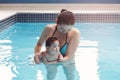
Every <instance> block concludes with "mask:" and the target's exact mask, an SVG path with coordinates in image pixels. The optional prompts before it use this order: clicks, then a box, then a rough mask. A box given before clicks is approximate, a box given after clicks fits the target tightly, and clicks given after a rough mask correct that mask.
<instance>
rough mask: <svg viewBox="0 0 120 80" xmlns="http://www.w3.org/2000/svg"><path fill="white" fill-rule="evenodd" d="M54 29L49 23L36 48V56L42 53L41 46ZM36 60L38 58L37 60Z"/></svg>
mask: <svg viewBox="0 0 120 80" xmlns="http://www.w3.org/2000/svg"><path fill="white" fill-rule="evenodd" d="M51 31H52V28H51V26H49V25H47V26H46V28H45V29H44V30H43V32H42V34H41V37H40V38H39V40H38V42H37V44H36V46H35V49H34V56H37V55H40V54H41V53H40V52H41V47H42V45H43V43H44V42H45V41H46V39H47V38H48V37H49V36H50V34H51ZM35 61H36V60H35Z"/></svg>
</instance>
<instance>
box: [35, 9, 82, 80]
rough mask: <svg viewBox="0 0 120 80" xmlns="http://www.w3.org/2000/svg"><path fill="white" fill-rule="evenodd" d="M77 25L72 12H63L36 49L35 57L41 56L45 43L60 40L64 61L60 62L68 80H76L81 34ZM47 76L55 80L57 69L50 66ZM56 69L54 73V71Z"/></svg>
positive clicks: (48, 26) (47, 27)
mask: <svg viewBox="0 0 120 80" xmlns="http://www.w3.org/2000/svg"><path fill="white" fill-rule="evenodd" d="M74 23H75V17H74V14H73V13H72V12H71V11H67V10H65V9H64V10H61V13H60V14H59V15H58V17H57V20H56V24H51V25H47V26H46V28H45V29H44V31H43V32H42V35H41V37H40V39H39V40H38V43H37V44H36V47H35V52H34V53H35V55H39V54H40V51H41V47H42V45H43V43H44V42H45V41H46V40H47V39H48V38H49V37H51V36H54V37H56V38H58V40H59V42H60V52H61V54H62V55H63V60H62V61H61V62H59V64H60V65H62V66H63V69H64V72H65V74H66V78H67V80H74V68H75V64H74V63H75V59H74V58H75V51H76V49H77V47H78V45H79V41H80V32H79V30H77V29H76V28H74V27H73V25H74ZM46 68H47V69H48V73H50V75H47V78H48V80H53V79H54V77H55V74H56V71H57V67H56V66H54V65H49V66H47V67H46ZM52 69H54V71H53V70H52Z"/></svg>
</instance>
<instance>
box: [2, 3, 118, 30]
mask: <svg viewBox="0 0 120 80" xmlns="http://www.w3.org/2000/svg"><path fill="white" fill-rule="evenodd" d="M63 8H66V9H68V10H70V11H72V12H74V13H75V17H76V22H84V23H87V22H90V23H94V22H97V23H120V4H0V13H1V14H0V15H1V16H2V17H0V31H1V30H2V29H3V28H7V27H9V26H10V25H12V24H14V23H16V22H55V20H56V17H57V14H58V13H59V12H60V10H61V9H63ZM25 15H26V16H25Z"/></svg>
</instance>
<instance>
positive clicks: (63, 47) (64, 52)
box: [52, 26, 68, 56]
mask: <svg viewBox="0 0 120 80" xmlns="http://www.w3.org/2000/svg"><path fill="white" fill-rule="evenodd" d="M56 31H57V26H56V28H55V30H54V32H53V34H52V36H54V34H55V32H56ZM67 35H68V33H66V40H65V44H64V45H63V46H62V47H61V48H60V52H61V54H62V55H63V56H65V55H66V51H67V48H68V42H67Z"/></svg>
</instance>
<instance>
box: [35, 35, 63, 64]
mask: <svg viewBox="0 0 120 80" xmlns="http://www.w3.org/2000/svg"><path fill="white" fill-rule="evenodd" d="M59 49H60V46H59V41H58V39H57V38H56V37H50V38H48V39H47V40H46V51H43V52H41V53H40V54H38V55H36V56H35V57H34V60H35V63H37V64H39V63H40V62H43V63H47V64H55V63H57V62H59V61H62V59H63V56H62V54H61V53H60V51H59Z"/></svg>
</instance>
